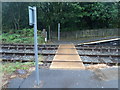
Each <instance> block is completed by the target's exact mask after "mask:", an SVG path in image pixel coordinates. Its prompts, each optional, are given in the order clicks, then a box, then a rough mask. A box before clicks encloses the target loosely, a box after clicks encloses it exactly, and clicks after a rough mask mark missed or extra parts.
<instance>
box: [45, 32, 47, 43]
mask: <svg viewBox="0 0 120 90" xmlns="http://www.w3.org/2000/svg"><path fill="white" fill-rule="evenodd" d="M45 34H46V35H45V36H46V37H45V42H47V31H46V32H45Z"/></svg>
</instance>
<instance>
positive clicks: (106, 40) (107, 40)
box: [80, 38, 120, 44]
mask: <svg viewBox="0 0 120 90" xmlns="http://www.w3.org/2000/svg"><path fill="white" fill-rule="evenodd" d="M119 39H120V38H114V39H105V40H99V41H92V42H87V43H80V44H95V43H102V42H109V41H115V40H119Z"/></svg>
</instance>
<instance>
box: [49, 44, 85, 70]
mask: <svg viewBox="0 0 120 90" xmlns="http://www.w3.org/2000/svg"><path fill="white" fill-rule="evenodd" d="M63 48H68V49H63ZM72 48H75V46H74V45H73V44H69V45H59V47H58V50H57V52H56V55H55V56H54V59H53V62H52V63H51V66H50V69H85V67H84V65H83V62H82V60H81V58H80V56H79V55H78V52H77V50H76V49H72ZM57 54H67V55H57ZM69 54H76V55H69ZM57 61H58V62H57ZM59 61H61V62H59ZM75 61H77V62H75Z"/></svg>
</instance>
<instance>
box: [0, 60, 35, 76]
mask: <svg viewBox="0 0 120 90" xmlns="http://www.w3.org/2000/svg"><path fill="white" fill-rule="evenodd" d="M32 66H34V62H26V63H21V62H16V63H9V62H7V63H4V64H3V65H2V67H0V70H2V72H3V73H8V74H11V73H13V72H14V71H15V70H17V69H23V70H27V69H29V68H30V67H32Z"/></svg>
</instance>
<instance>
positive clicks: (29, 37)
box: [0, 29, 44, 44]
mask: <svg viewBox="0 0 120 90" xmlns="http://www.w3.org/2000/svg"><path fill="white" fill-rule="evenodd" d="M0 40H2V41H3V43H25V44H33V43H34V30H33V29H23V30H17V31H15V30H10V32H8V33H3V34H2V35H0ZM41 43H44V38H43V37H42V36H41V31H40V30H38V44H41Z"/></svg>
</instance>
